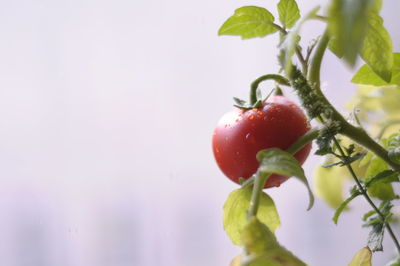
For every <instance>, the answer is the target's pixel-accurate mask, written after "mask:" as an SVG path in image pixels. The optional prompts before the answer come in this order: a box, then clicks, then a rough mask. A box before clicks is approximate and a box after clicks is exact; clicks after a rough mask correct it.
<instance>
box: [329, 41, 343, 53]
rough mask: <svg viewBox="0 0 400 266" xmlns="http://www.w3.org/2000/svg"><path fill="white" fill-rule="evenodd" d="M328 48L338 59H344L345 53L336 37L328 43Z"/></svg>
mask: <svg viewBox="0 0 400 266" xmlns="http://www.w3.org/2000/svg"><path fill="white" fill-rule="evenodd" d="M328 48H329V50H331V52H332V53H334V54H335V55H336V56H337V57H338V58H343V55H344V54H343V51H342V50H341V47H340V44H339V41H338V40H337V39H336V38H335V37H331V40H330V41H329V43H328Z"/></svg>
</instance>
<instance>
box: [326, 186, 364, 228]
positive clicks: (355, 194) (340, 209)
mask: <svg viewBox="0 0 400 266" xmlns="http://www.w3.org/2000/svg"><path fill="white" fill-rule="evenodd" d="M359 195H361V192H360V191H358V190H355V191H354V192H353V193H351V196H350V197H348V198H347V199H346V200H345V201H343V202H342V204H340V206H339V208H337V209H336V211H335V214H334V215H333V218H332V220H333V222H334V223H335V224H337V223H338V219H339V216H340V214H341V213H342V212H343V210H344V209H345V208H346V206H347V204H349V203H350V201H352V200H353V199H354V198H356V197H357V196H359Z"/></svg>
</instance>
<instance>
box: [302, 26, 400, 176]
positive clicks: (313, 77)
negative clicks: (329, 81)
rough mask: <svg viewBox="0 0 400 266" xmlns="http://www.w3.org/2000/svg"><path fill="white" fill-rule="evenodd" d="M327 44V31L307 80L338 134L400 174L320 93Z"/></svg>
mask: <svg viewBox="0 0 400 266" xmlns="http://www.w3.org/2000/svg"><path fill="white" fill-rule="evenodd" d="M328 43H329V34H328V32H327V31H325V32H324V34H323V35H322V37H321V39H320V40H319V43H318V45H317V48H316V50H315V54H314V56H313V58H312V61H311V64H310V69H309V72H308V80H309V82H310V84H311V86H312V87H313V88H314V89H315V91H316V92H317V93H318V95H319V96H320V98H321V100H322V101H323V102H324V104H325V105H326V106H328V107H330V108H331V110H332V115H331V119H332V120H334V121H337V122H339V123H340V127H341V130H340V132H339V133H340V134H342V135H345V136H346V137H348V138H350V139H352V140H353V141H355V142H357V143H358V144H360V145H361V146H364V147H365V148H367V149H369V150H370V151H372V152H373V153H375V154H376V155H377V156H379V157H380V158H382V159H383V160H384V161H385V162H386V163H387V164H389V165H390V167H392V168H393V169H394V170H396V171H399V172H400V164H397V163H395V162H393V161H391V160H390V158H389V155H388V152H387V150H385V149H384V148H383V147H382V146H381V145H379V144H378V143H376V142H375V141H374V140H373V139H372V138H371V137H370V136H369V135H368V134H367V133H366V132H365V131H364V130H363V129H362V128H358V127H355V126H353V125H352V124H350V123H349V122H347V121H346V119H344V117H343V116H342V115H341V114H340V113H339V112H338V111H337V110H336V109H335V107H333V106H332V104H331V103H330V102H329V101H328V99H327V98H326V97H325V95H324V94H323V93H322V92H321V85H320V84H321V81H320V72H321V63H322V59H323V57H324V53H325V51H326V49H327V47H328Z"/></svg>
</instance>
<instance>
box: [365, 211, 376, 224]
mask: <svg viewBox="0 0 400 266" xmlns="http://www.w3.org/2000/svg"><path fill="white" fill-rule="evenodd" d="M375 214H376V211H375V210H371V211H369V212H367V213H365V214H364V215H363V217H362V220H363V221H366V220H367V219H368V218H369V217H371V216H372V215H375Z"/></svg>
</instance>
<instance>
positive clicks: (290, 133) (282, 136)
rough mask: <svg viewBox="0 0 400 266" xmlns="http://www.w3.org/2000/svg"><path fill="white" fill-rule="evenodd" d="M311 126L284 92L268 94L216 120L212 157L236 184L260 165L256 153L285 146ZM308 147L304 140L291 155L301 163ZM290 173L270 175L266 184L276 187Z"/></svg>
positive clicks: (309, 147)
mask: <svg viewBox="0 0 400 266" xmlns="http://www.w3.org/2000/svg"><path fill="white" fill-rule="evenodd" d="M309 129H310V125H309V123H308V120H307V118H306V116H305V115H304V113H303V111H302V110H301V109H300V108H299V107H298V106H297V105H296V104H294V103H293V102H292V101H290V100H289V99H287V98H285V97H283V96H273V97H270V98H269V99H268V100H267V101H266V102H264V103H263V105H262V106H261V107H260V108H255V109H250V110H242V109H239V108H236V109H234V110H232V111H230V112H228V113H226V114H225V115H224V116H223V117H222V118H221V120H220V121H219V123H218V125H217V127H216V129H215V131H214V135H213V138H212V147H213V152H214V156H215V160H216V161H217V164H218V166H219V168H220V169H221V170H222V172H223V173H224V174H225V175H226V176H227V177H229V178H230V179H231V180H232V181H234V182H236V183H238V184H239V178H240V177H243V178H245V179H247V178H249V177H250V176H251V175H253V174H254V173H255V172H256V171H257V168H258V166H259V162H258V161H257V159H256V154H257V152H259V151H260V150H263V149H267V148H273V147H274V148H280V149H283V150H285V149H287V148H289V147H290V145H292V144H293V143H294V142H295V141H296V140H297V139H298V138H299V137H301V136H302V135H304V133H306V132H307V131H308V130H309ZM310 150H311V143H309V144H307V145H306V146H305V147H304V148H302V149H301V150H300V151H299V152H297V153H296V154H295V155H294V157H295V158H296V159H297V160H298V161H299V162H300V164H303V163H304V161H305V160H306V158H307V156H308V154H309V153H310ZM288 178H289V177H286V176H281V175H276V174H274V175H272V176H270V177H269V179H268V180H267V183H266V184H265V187H266V188H268V187H274V186H276V187H278V186H280V184H282V183H283V182H285V181H286V180H287V179H288Z"/></svg>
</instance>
